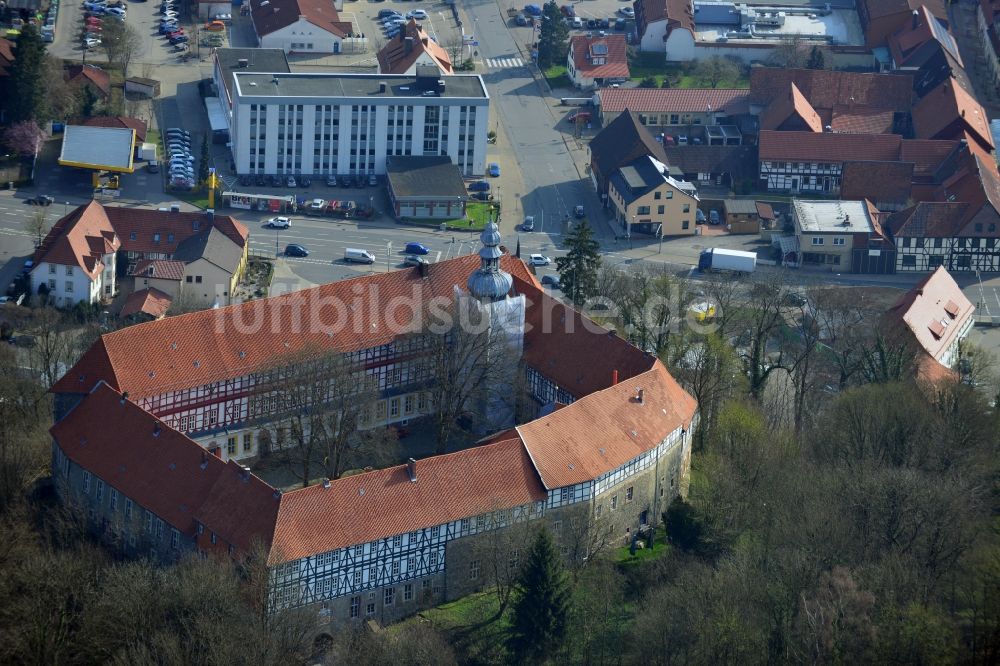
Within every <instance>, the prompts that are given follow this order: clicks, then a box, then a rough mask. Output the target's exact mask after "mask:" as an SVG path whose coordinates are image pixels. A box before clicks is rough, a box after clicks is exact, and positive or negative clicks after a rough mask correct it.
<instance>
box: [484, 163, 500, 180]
mask: <svg viewBox="0 0 1000 666" xmlns="http://www.w3.org/2000/svg"><path fill="white" fill-rule="evenodd" d="M487 171H488V172H489V174H490V175H491V176H493V177H494V178H499V177H500V165H499V164H497V163H496V162H490V164H489V166H488V167H487Z"/></svg>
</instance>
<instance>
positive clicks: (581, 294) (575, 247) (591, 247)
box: [556, 220, 601, 305]
mask: <svg viewBox="0 0 1000 666" xmlns="http://www.w3.org/2000/svg"><path fill="white" fill-rule="evenodd" d="M566 247H568V248H569V252H568V253H567V254H566V256H565V257H558V258H557V259H556V268H557V269H558V271H559V285H560V288H561V289H562V290H563V293H565V294H567V295H569V297H570V298H571V299H572V300H573V303H574V304H575V305H581V304H582V303H583V302H584V301H586V300H587V299H588V298H590V297H592V296H594V295H595V294H596V293H597V272H598V271H599V270H600V269H601V255H600V252H599V249H600V245H599V244H598V243H597V241H596V240H594V233H593V231H592V230H591V228H590V225H589V224H587V221H586V220H582V221H581V222H580V223H579V224H578V225H577V227H576V228H575V229H574V230H573V231H571V232H570V233H569V234H568V235H567V236H566Z"/></svg>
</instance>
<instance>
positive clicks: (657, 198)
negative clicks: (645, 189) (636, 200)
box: [653, 192, 663, 201]
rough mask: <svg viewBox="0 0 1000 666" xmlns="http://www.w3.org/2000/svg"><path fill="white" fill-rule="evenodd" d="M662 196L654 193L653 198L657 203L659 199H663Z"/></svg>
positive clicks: (659, 193)
mask: <svg viewBox="0 0 1000 666" xmlns="http://www.w3.org/2000/svg"><path fill="white" fill-rule="evenodd" d="M662 195H663V192H654V193H653V198H654V199H656V200H657V201H659V200H660V199H662V198H663V196H662Z"/></svg>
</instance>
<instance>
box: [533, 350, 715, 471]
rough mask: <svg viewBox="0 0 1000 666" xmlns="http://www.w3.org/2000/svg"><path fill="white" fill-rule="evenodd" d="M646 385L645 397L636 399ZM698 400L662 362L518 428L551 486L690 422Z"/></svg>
mask: <svg viewBox="0 0 1000 666" xmlns="http://www.w3.org/2000/svg"><path fill="white" fill-rule="evenodd" d="M639 389H642V391H643V399H642V402H641V403H640V402H639V400H638V399H637V397H636V396H637V394H638V390H639ZM696 409H697V405H696V404H695V402H694V398H692V397H691V396H690V395H688V393H687V392H685V391H684V389H683V388H681V386H680V384H678V383H677V381H676V380H675V379H674V378H673V377H671V376H670V373H668V372H667V370H666V368H664V367H663V364H662V363H660V361H658V360H657V361H655V362H654V364H653V367H652V368H651V369H650V370H648V371H646V372H644V373H642V374H639V375H636V376H634V377H631V378H629V379H626V380H622V381H620V382H619V383H618V384H617V385H615V386H611V387H609V388H606V389H604V390H602V391H597V392H595V393H591V394H590V395H587V396H584V397H582V398H580V399H579V400H577V401H576V402H574V403H573V404H571V405H569V406H568V407H566V408H565V409H559V410H556V411H554V412H552V413H551V414H549V415H548V416H545V417H543V418H540V419H537V420H535V421H531V422H530V423H525V424H524V425H521V426H518V427H517V432H518V434H519V435H520V436H521V439H522V440H523V441H524V446H525V447H526V448H527V449H528V453H529V455H531V460H532V462H533V463H534V464H535V468H536V469H537V470H538V474H539V475H540V476H541V477H542V483H543V484H544V485H545V487H546V488H548V489H553V488H562V487H564V486H570V485H573V484H576V483H580V482H582V481H586V480H589V479H596V478H597V477H598V476H600V475H601V474H604V473H605V472H608V471H611V470H613V469H616V468H618V467H620V466H621V465H623V464H625V463H626V462H628V461H629V460H631V459H633V458H635V457H636V456H638V455H639V454H640V453H643V452H645V451H649V450H650V449H653V448H655V447H656V446H658V445H659V444H660V442H662V441H663V440H664V439H665V438H666V437H667V435H668V434H670V433H671V432H672V431H673V430H675V429H677V428H679V427H684V428H687V427H689V426H690V424H691V419H692V418H693V417H694V413H695V410H696Z"/></svg>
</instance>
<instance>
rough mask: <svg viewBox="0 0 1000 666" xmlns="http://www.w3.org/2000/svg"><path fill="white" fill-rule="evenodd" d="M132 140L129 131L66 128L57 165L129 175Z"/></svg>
mask: <svg viewBox="0 0 1000 666" xmlns="http://www.w3.org/2000/svg"><path fill="white" fill-rule="evenodd" d="M135 140H136V139H135V130H133V129H129V128H124V127H85V126H83V125H67V126H66V130H65V133H64V134H63V145H62V152H61V153H60V154H59V164H60V165H62V166H73V167H81V168H84V169H104V170H108V171H119V172H125V173H132V172H133V171H134V170H135V169H134V167H133V166H132V158H133V156H134V155H135Z"/></svg>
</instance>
